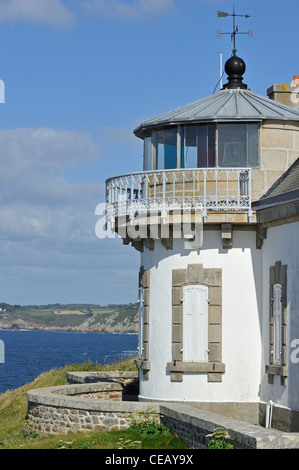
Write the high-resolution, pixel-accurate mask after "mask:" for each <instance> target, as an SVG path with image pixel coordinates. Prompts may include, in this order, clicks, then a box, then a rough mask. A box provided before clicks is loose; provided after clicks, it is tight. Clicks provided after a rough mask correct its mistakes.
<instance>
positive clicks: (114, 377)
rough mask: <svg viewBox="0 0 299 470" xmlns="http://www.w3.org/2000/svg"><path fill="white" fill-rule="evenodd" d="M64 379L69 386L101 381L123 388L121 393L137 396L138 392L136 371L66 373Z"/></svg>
mask: <svg viewBox="0 0 299 470" xmlns="http://www.w3.org/2000/svg"><path fill="white" fill-rule="evenodd" d="M66 378H67V381H68V383H69V384H84V383H95V382H99V380H100V381H101V382H103V381H105V380H106V381H107V380H108V381H110V382H111V381H112V382H116V383H118V384H121V385H122V386H123V393H124V394H128V395H133V394H137V395H138V390H139V378H138V372H137V371H95V372H67V373H66Z"/></svg>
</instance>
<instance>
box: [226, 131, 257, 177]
mask: <svg viewBox="0 0 299 470" xmlns="http://www.w3.org/2000/svg"><path fill="white" fill-rule="evenodd" d="M257 165H258V124H257V123H236V124H232V123H231V124H219V125H218V166H220V167H224V168H226V167H241V168H242V167H246V168H247V167H256V166H257Z"/></svg>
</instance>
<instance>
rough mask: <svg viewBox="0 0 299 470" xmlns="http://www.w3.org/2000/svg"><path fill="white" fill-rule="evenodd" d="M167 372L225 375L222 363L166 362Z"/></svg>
mask: <svg viewBox="0 0 299 470" xmlns="http://www.w3.org/2000/svg"><path fill="white" fill-rule="evenodd" d="M167 370H168V372H207V373H213V372H214V373H217V374H219V373H220V374H224V373H225V364H223V363H222V362H180V361H174V362H168V363H167Z"/></svg>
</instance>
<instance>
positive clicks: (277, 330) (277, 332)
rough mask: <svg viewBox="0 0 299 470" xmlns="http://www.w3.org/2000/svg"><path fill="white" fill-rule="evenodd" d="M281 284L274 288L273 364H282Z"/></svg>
mask: <svg viewBox="0 0 299 470" xmlns="http://www.w3.org/2000/svg"><path fill="white" fill-rule="evenodd" d="M281 289H282V286H281V284H274V286H273V300H272V301H273V364H275V365H280V364H281V348H282V341H281V326H282V303H281Z"/></svg>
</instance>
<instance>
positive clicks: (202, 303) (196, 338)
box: [183, 285, 208, 362]
mask: <svg viewBox="0 0 299 470" xmlns="http://www.w3.org/2000/svg"><path fill="white" fill-rule="evenodd" d="M183 292H184V299H183V360H184V361H186V362H193V361H195V362H207V361H208V288H207V287H206V286H201V285H192V286H185V287H184V289H183Z"/></svg>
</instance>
